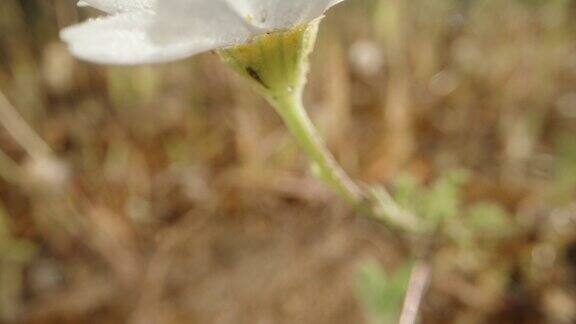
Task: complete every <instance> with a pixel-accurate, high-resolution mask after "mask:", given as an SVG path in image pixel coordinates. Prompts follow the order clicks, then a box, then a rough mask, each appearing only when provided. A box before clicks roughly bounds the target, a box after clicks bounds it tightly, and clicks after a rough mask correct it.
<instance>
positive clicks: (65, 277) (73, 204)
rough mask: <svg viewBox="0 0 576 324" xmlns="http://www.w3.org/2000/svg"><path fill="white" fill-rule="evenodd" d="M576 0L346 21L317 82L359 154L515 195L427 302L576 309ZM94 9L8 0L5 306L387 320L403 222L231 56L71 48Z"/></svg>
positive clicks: (316, 100) (441, 276)
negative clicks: (357, 290) (382, 219)
mask: <svg viewBox="0 0 576 324" xmlns="http://www.w3.org/2000/svg"><path fill="white" fill-rule="evenodd" d="M574 6H575V4H574V3H573V1H570V0H554V1H547V2H542V3H539V2H538V1H519V0H514V1H513V0H509V1H501V0H469V1H456V0H436V1H431V0H417V1H400V0H381V1H380V0H378V1H376V0H375V1H361V0H357V1H349V2H348V3H346V4H344V5H343V6H342V7H340V8H338V9H337V10H334V11H333V12H331V13H330V15H329V17H328V19H327V20H326V21H325V24H323V28H322V31H321V37H320V41H319V48H318V50H317V51H316V53H315V54H314V58H313V60H314V65H313V66H314V68H313V71H312V75H311V83H310V86H309V91H308V98H307V102H308V107H309V111H310V113H311V114H312V116H313V119H314V120H315V122H316V123H317V125H319V128H320V129H321V130H322V132H323V134H324V135H325V138H326V140H327V142H328V143H329V145H330V147H331V149H332V151H333V152H334V153H335V155H336V156H337V157H338V158H339V160H340V161H341V162H342V164H343V165H344V167H345V168H346V169H347V170H348V171H350V173H351V174H353V175H354V176H355V177H357V178H360V179H362V180H363V181H365V182H367V183H371V184H386V185H391V184H393V183H395V180H396V179H397V178H398V177H399V175H401V174H410V175H411V176H412V177H413V178H415V179H416V180H418V181H419V182H420V183H423V184H424V186H426V185H427V184H429V183H431V182H432V181H433V180H434V179H437V178H439V177H441V176H442V175H443V174H445V173H447V172H449V171H451V170H453V169H457V168H458V169H460V168H465V169H468V170H469V172H470V175H471V178H470V181H469V182H468V185H466V186H465V189H464V198H463V204H462V206H461V207H460V208H461V210H459V211H461V212H462V213H464V211H465V209H466V208H467V206H470V205H472V204H475V203H478V202H490V203H491V204H496V205H498V206H500V207H501V208H502V209H504V210H506V211H507V213H508V214H509V216H508V219H507V221H508V222H507V223H506V225H502V226H503V227H504V229H502V228H491V227H489V228H488V229H486V228H484V232H481V233H480V234H478V236H477V237H476V236H473V239H471V240H470V242H472V243H470V242H468V241H466V242H468V243H466V244H461V242H458V241H457V240H455V239H453V237H449V238H447V239H445V240H442V241H441V242H440V243H439V246H438V248H437V250H436V252H435V257H434V261H433V264H434V275H433V280H432V285H431V290H430V292H429V294H428V295H427V297H426V299H425V301H424V305H423V314H424V322H425V323H452V322H453V323H484V322H489V321H493V322H498V323H544V322H546V323H572V322H574V321H575V320H576V314H575V312H574V309H576V305H575V304H576V290H575V289H574V288H575V287H576V281H575V276H574V275H575V271H576V268H575V266H576V259H575V254H576V253H575V251H576V240H575V239H574V237H575V236H574V235H575V234H576V216H575V211H574V210H575V208H576V207H575V205H574V192H575V188H576V152H575V151H576V142H575V139H574V132H575V131H576V90H575V88H574V84H576V56H575V55H574V53H575V51H576V43H575V42H574V39H576V38H575V36H576V30H575V28H574V26H573V24H572V22H573V19H574V15H575V13H576V12H575V11H574ZM89 14H94V13H93V12H89V11H87V10H78V9H76V8H75V6H74V4H73V1H59V0H20V1H17V0H1V1H0V31H1V33H0V93H1V94H2V95H0V110H1V111H0V116H2V124H3V126H4V127H2V128H1V130H0V148H1V149H2V150H1V152H0V176H1V178H2V179H1V180H0V199H1V205H0V322H6V323H138V324H140V323H315V324H316V323H360V322H363V321H365V318H366V317H365V315H364V309H363V308H362V306H361V305H360V303H359V302H358V301H357V299H356V297H355V295H354V289H353V288H354V286H353V285H354V276H355V271H356V268H357V265H358V264H359V263H361V262H363V260H365V259H366V258H368V257H373V258H377V259H379V260H381V261H382V263H383V264H385V265H386V267H387V268H389V269H395V268H396V267H397V266H398V265H400V264H402V263H403V262H404V260H405V259H406V258H407V255H406V254H405V253H404V252H403V250H402V249H401V248H400V246H399V245H398V244H397V242H396V240H395V237H394V236H393V235H390V233H389V232H388V231H387V230H385V229H384V228H381V227H380V226H379V225H377V224H374V223H371V222H370V221H368V220H364V219H358V217H356V215H353V214H352V213H351V211H350V210H349V209H347V207H346V206H344V205H343V204H342V203H340V202H339V201H338V200H337V198H336V197H334V196H333V194H332V193H331V192H329V191H328V190H327V189H326V188H325V187H324V186H322V185H321V184H319V183H318V182H317V181H316V180H314V179H313V177H311V175H310V174H309V173H308V172H307V166H306V159H305V157H303V156H302V154H301V153H300V152H299V150H298V149H297V147H296V145H295V143H293V142H292V140H291V139H290V137H289V136H288V134H287V133H286V131H285V130H284V128H283V127H282V125H281V123H280V121H279V119H278V118H277V117H276V116H275V115H274V113H273V111H272V109H269V107H268V106H267V105H266V104H265V103H264V102H263V101H262V100H260V99H259V98H258V97H257V96H256V95H254V94H253V93H252V91H251V90H250V89H249V88H248V86H247V85H245V84H244V83H243V82H241V80H239V79H237V78H236V77H235V76H234V75H232V73H231V72H229V71H228V70H226V68H225V67H223V66H222V64H221V63H220V62H219V60H218V58H217V57H215V55H212V54H205V55H201V56H199V57H196V58H194V59H191V60H187V61H185V62H179V63H174V64H169V65H165V66H154V67H139V68H107V67H98V66H92V65H89V64H84V63H80V62H77V61H76V60H74V59H73V58H71V57H70V56H69V55H68V53H67V51H66V49H65V48H64V47H63V45H62V44H61V43H60V42H59V40H58V37H57V32H58V30H59V28H61V27H63V26H66V25H69V24H72V23H74V22H75V21H78V20H79V19H81V18H83V17H84V16H86V15H89ZM4 96H5V97H6V100H4V98H3V97H4ZM15 112H17V114H14V113H15ZM28 127H31V129H33V130H34V132H30V131H29V129H28ZM35 134H39V137H37V136H36V135H35ZM14 135H17V136H14ZM391 187H392V189H394V188H395V187H394V186H393V185H392V186H391ZM408 207H411V206H408ZM456 228H457V229H458V230H460V229H461V227H456ZM500 230H503V231H506V233H507V234H506V235H505V236H504V238H502V237H500V236H499V237H497V238H496V237H495V236H494V232H499V231H500ZM458 233H459V234H458V235H472V234H466V233H465V234H462V233H461V232H458ZM458 235H456V236H458Z"/></svg>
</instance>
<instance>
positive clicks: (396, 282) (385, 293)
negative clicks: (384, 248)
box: [356, 261, 413, 324]
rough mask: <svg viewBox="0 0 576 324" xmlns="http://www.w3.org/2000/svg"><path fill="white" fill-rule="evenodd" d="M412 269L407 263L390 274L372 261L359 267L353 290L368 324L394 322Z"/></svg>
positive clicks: (410, 263) (398, 313)
mask: <svg viewBox="0 0 576 324" xmlns="http://www.w3.org/2000/svg"><path fill="white" fill-rule="evenodd" d="M412 268H413V263H412V262H408V263H407V264H405V265H404V266H402V267H400V268H399V269H398V270H396V272H394V273H393V274H390V273H387V272H386V270H384V269H383V268H382V266H381V265H380V264H379V263H378V262H376V261H369V262H366V263H365V264H363V265H362V266H361V268H360V271H359V273H358V277H357V282H356V287H357V292H358V295H359V297H360V299H361V300H362V303H363V305H364V307H365V308H366V311H367V314H368V316H369V321H370V322H371V323H374V324H376V323H379V324H387V323H396V322H397V321H398V318H399V316H400V313H401V311H402V301H403V300H404V296H405V295H406V290H407V287H408V281H409V280H410V273H411V272H412Z"/></svg>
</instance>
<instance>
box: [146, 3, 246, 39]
mask: <svg viewBox="0 0 576 324" xmlns="http://www.w3.org/2000/svg"><path fill="white" fill-rule="evenodd" d="M156 11H157V18H156V22H155V23H154V25H153V26H152V29H151V30H150V35H151V37H152V38H153V39H154V40H156V41H158V42H160V43H164V42H171V41H174V40H181V39H190V38H192V39H193V38H196V37H199V36H203V37H208V38H210V39H215V40H217V42H218V43H220V44H222V45H223V46H225V45H234V44H239V43H243V42H246V41H247V40H248V39H250V38H251V37H252V36H253V32H252V30H251V29H250V27H251V26H250V25H249V24H248V23H247V22H246V21H245V20H244V19H243V18H242V17H241V16H239V15H238V13H237V12H235V11H234V10H232V8H231V7H230V6H229V5H228V3H227V2H226V1H225V0H160V1H158V3H157V8H156Z"/></svg>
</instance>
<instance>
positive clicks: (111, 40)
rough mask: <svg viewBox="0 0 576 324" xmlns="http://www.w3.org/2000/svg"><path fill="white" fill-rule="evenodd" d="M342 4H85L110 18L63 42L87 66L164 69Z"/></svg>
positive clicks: (273, 0)
mask: <svg viewBox="0 0 576 324" xmlns="http://www.w3.org/2000/svg"><path fill="white" fill-rule="evenodd" d="M341 1H343V0H82V1H80V2H79V5H84V6H92V7H94V8H97V9H99V10H102V11H104V12H106V13H108V14H109V15H108V16H105V17H102V18H98V19H92V20H90V21H87V22H85V23H82V24H79V25H75V26H71V27H68V28H66V29H64V30H63V31H62V33H61V37H62V39H63V40H64V41H66V42H67V43H68V45H69V47H70V50H71V52H72V53H73V54H74V55H75V56H77V57H78V58H81V59H83V60H87V61H92V62H96V63H103V64H121V65H132V64H146V63H161V62H167V61H172V60H177V59H182V58H186V57H190V56H192V55H195V54H198V53H201V52H205V51H209V50H213V49H220V48H224V47H229V46H234V45H240V44H244V43H248V42H250V40H251V39H253V38H254V37H256V36H258V35H261V34H264V33H267V32H271V31H276V30H287V29H291V28H293V27H295V26H298V25H302V24H306V23H309V22H311V21H312V20H314V19H316V18H318V17H320V16H322V15H323V14H324V12H325V11H326V10H328V9H329V8H330V7H332V6H334V5H335V4H337V3H339V2H341Z"/></svg>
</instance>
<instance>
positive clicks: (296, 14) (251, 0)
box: [181, 0, 343, 30]
mask: <svg viewBox="0 0 576 324" xmlns="http://www.w3.org/2000/svg"><path fill="white" fill-rule="evenodd" d="M181 1H185V0H181ZM227 1H228V3H229V4H230V6H232V7H234V8H235V9H236V10H238V11H239V12H240V14H241V15H242V16H244V17H246V18H247V19H249V21H250V22H251V23H252V24H254V25H255V26H257V27H260V28H265V29H267V30H276V29H288V28H291V27H294V26H297V25H300V24H304V23H308V22H310V21H312V20H314V19H316V18H318V17H320V16H322V15H323V14H324V12H326V10H328V9H329V8H330V7H332V6H334V5H336V4H337V3H339V2H341V1H343V0H227Z"/></svg>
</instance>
